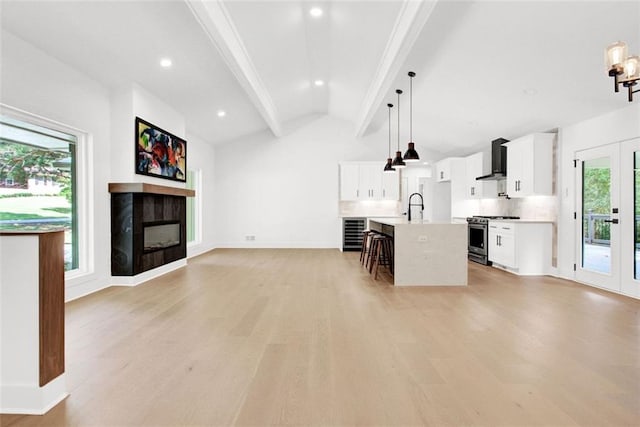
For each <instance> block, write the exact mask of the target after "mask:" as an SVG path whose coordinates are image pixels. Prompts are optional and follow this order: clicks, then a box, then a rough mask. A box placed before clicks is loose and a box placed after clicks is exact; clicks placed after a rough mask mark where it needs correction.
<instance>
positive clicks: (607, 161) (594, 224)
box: [576, 144, 620, 292]
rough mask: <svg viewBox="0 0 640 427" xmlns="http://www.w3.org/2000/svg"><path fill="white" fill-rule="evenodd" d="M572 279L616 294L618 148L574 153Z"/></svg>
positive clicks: (618, 271)
mask: <svg viewBox="0 0 640 427" xmlns="http://www.w3.org/2000/svg"><path fill="white" fill-rule="evenodd" d="M576 157H577V159H578V164H577V165H576V166H577V167H576V172H577V174H576V184H577V196H578V200H577V203H576V208H577V209H576V211H577V212H576V218H577V219H578V220H577V221H576V234H577V235H578V236H580V238H579V239H577V240H578V241H577V243H578V245H577V246H578V247H577V250H576V252H577V255H578V257H577V259H578V262H577V263H576V264H577V265H576V279H577V280H579V281H581V282H584V283H588V284H591V285H594V286H598V287H601V288H605V289H610V290H615V291H618V292H619V291H620V229H619V212H620V209H619V204H618V203H619V194H620V189H619V185H620V179H619V161H620V144H611V145H606V146H602V147H597V148H592V149H589V150H583V151H578V152H577V153H576Z"/></svg>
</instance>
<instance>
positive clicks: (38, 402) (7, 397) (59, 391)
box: [0, 374, 69, 415]
mask: <svg viewBox="0 0 640 427" xmlns="http://www.w3.org/2000/svg"><path fill="white" fill-rule="evenodd" d="M66 388H67V385H66V378H65V374H62V375H60V376H59V377H57V378H55V379H53V380H51V381H50V382H48V383H47V384H45V385H44V386H42V387H39V386H37V385H33V386H30V385H24V384H17V385H11V384H3V385H2V387H1V388H0V413H2V414H26V415H43V414H46V413H47V412H48V411H49V410H51V409H52V408H53V407H54V406H56V405H57V404H58V403H60V402H62V401H63V400H64V399H65V398H66V397H67V396H69V393H68V392H67V390H66Z"/></svg>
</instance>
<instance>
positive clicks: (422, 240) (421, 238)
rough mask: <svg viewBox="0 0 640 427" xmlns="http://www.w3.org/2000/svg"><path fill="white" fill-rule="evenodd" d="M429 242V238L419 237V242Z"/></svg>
mask: <svg viewBox="0 0 640 427" xmlns="http://www.w3.org/2000/svg"><path fill="white" fill-rule="evenodd" d="M426 241H427V236H424V235H422V236H418V242H426Z"/></svg>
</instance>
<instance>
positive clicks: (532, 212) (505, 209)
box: [479, 196, 557, 222]
mask: <svg viewBox="0 0 640 427" xmlns="http://www.w3.org/2000/svg"><path fill="white" fill-rule="evenodd" d="M479 211H480V213H479V214H480V215H509V216H519V217H520V218H522V219H528V220H539V221H553V222H556V219H557V218H556V212H557V198H556V196H533V197H524V198H512V199H508V200H507V199H482V200H480V206H479Z"/></svg>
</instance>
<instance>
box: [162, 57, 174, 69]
mask: <svg viewBox="0 0 640 427" xmlns="http://www.w3.org/2000/svg"><path fill="white" fill-rule="evenodd" d="M171 64H173V62H171V60H170V59H169V58H162V59H161V60H160V66H161V67H162V68H169V67H171Z"/></svg>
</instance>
